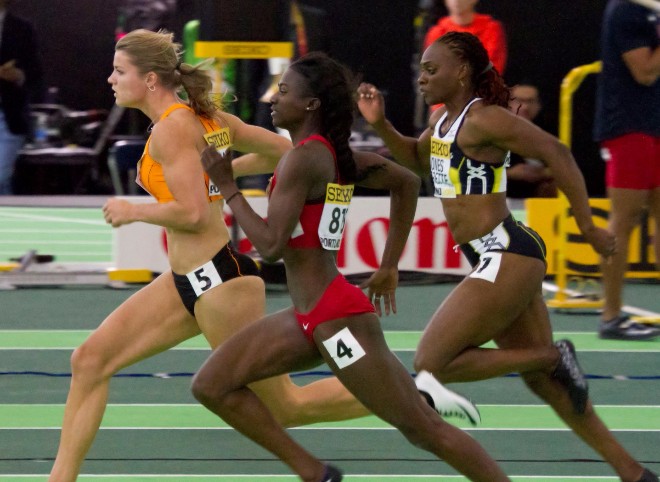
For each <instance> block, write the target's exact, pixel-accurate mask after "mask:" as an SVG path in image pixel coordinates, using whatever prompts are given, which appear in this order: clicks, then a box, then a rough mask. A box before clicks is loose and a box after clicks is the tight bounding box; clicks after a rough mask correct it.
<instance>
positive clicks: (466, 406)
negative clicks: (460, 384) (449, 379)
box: [415, 370, 481, 426]
mask: <svg viewBox="0 0 660 482" xmlns="http://www.w3.org/2000/svg"><path fill="white" fill-rule="evenodd" d="M415 385H417V390H419V392H420V393H421V394H422V395H423V396H424V398H426V401H427V402H428V403H429V405H431V407H432V408H433V409H434V410H435V411H436V412H438V413H439V414H440V415H441V416H443V417H458V418H462V419H464V420H468V421H469V422H470V423H471V424H472V425H473V426H476V425H479V424H480V423H481V414H480V413H479V409H477V407H476V406H475V405H474V404H473V403H472V402H471V401H470V400H468V399H467V398H465V397H463V396H461V395H459V394H458V393H455V392H452V391H451V390H449V389H447V388H445V387H444V386H443V385H442V384H441V383H440V382H439V381H438V380H436V378H435V377H434V376H433V375H431V374H430V373H429V372H427V371H426V370H422V371H421V372H419V373H418V374H417V376H416V377H415Z"/></svg>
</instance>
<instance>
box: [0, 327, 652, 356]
mask: <svg viewBox="0 0 660 482" xmlns="http://www.w3.org/2000/svg"><path fill="white" fill-rule="evenodd" d="M90 333H91V330H0V349H4V350H8V349H22V350H26V349H58V350H72V349H74V348H76V347H77V346H79V345H80V344H81V343H82V342H83V341H85V339H86V338H87V337H88V336H89V334H90ZM421 335H422V332H421V331H386V332H385V339H386V340H387V344H388V345H389V347H390V348H391V349H392V350H396V351H410V350H414V349H415V347H416V346H417V343H418V342H419V339H420V337H421ZM554 335H555V338H557V339H558V338H570V339H571V340H572V341H573V343H574V344H575V346H576V348H577V349H578V350H580V351H614V352H658V353H660V339H657V340H650V341H642V342H639V341H635V342H633V341H618V340H600V339H599V338H598V337H596V336H594V333H580V332H561V331H556V332H555V333H554ZM484 346H485V347H491V348H492V347H494V346H495V345H494V344H493V343H488V344H486V345H484ZM194 349H199V350H208V349H209V346H208V343H207V342H206V340H205V339H204V337H202V336H201V335H200V336H197V337H195V338H192V339H190V340H187V341H185V342H183V343H181V344H180V345H179V346H177V347H175V348H174V350H194Z"/></svg>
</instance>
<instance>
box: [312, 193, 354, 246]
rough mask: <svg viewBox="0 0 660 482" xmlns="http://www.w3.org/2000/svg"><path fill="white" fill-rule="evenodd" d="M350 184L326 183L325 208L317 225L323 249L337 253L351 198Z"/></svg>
mask: <svg viewBox="0 0 660 482" xmlns="http://www.w3.org/2000/svg"><path fill="white" fill-rule="evenodd" d="M354 189H355V186H353V185H352V184H346V185H341V184H334V183H328V187H327V188H326V190H325V206H324V207H323V214H322V215H321V222H320V223H319V231H318V233H319V239H320V240H321V246H323V248H325V249H328V250H332V251H337V250H338V249H339V247H340V245H341V238H342V235H343V234H344V228H345V227H346V215H347V214H348V206H349V204H350V203H351V199H352V198H353V190H354Z"/></svg>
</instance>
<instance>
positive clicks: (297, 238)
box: [269, 134, 339, 249]
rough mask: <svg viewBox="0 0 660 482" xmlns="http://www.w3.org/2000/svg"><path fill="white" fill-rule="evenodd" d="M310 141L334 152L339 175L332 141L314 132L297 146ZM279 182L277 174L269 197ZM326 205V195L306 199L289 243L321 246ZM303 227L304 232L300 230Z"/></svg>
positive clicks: (271, 184) (289, 244)
mask: <svg viewBox="0 0 660 482" xmlns="http://www.w3.org/2000/svg"><path fill="white" fill-rule="evenodd" d="M309 141H319V142H321V143H323V145H325V146H326V147H327V148H328V149H329V150H330V152H331V153H332V158H333V159H334V161H335V173H336V174H335V178H338V177H339V169H338V168H337V154H336V153H335V148H334V147H332V144H330V141H328V140H327V139H326V138H325V137H323V136H320V135H318V134H313V135H311V136H309V137H307V138H306V139H303V140H302V141H300V142H299V143H298V144H297V145H296V147H298V146H302V145H303V144H306V143H307V142H309ZM276 183H277V180H276V177H275V174H273V177H272V179H271V181H270V189H269V197H270V193H271V192H273V190H274V189H275V185H276ZM324 206H325V197H323V198H319V199H308V200H307V201H305V205H304V206H303V210H302V212H301V213H300V221H299V222H298V226H296V229H295V230H294V231H293V233H292V234H291V238H290V239H289V242H288V243H287V245H288V246H289V247H291V248H298V249H300V248H321V247H322V245H321V240H320V239H319V234H318V230H319V223H320V222H321V214H322V213H323V207H324ZM301 229H302V234H298V233H300V230H301Z"/></svg>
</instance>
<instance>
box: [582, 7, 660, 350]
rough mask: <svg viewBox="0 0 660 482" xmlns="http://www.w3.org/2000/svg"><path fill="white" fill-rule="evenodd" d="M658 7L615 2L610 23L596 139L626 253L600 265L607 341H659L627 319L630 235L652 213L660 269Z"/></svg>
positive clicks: (613, 222)
mask: <svg viewBox="0 0 660 482" xmlns="http://www.w3.org/2000/svg"><path fill="white" fill-rule="evenodd" d="M642 3H644V4H648V7H645V6H643V5H642ZM654 5H660V2H657V1H656V2H654V3H652V2H648V1H647V2H642V1H641V0H635V1H632V0H609V2H608V4H607V7H606V8H605V13H604V17H603V27H602V34H601V49H602V61H603V70H602V73H601V74H600V75H599V76H598V90H597V97H596V115H595V121H594V137H595V140H596V141H597V142H599V143H600V145H601V155H602V157H603V159H604V160H605V161H606V171H605V172H606V176H605V184H606V186H607V195H608V197H609V198H610V201H611V208H610V215H609V229H610V230H611V231H612V232H613V233H614V234H615V236H616V237H617V245H618V246H619V249H618V252H617V253H616V254H615V255H614V256H613V257H612V258H611V260H610V261H609V262H606V261H602V263H601V264H602V272H603V286H604V292H605V307H604V308H603V314H602V319H601V325H600V329H599V332H600V337H601V338H613V339H625V340H646V339H649V338H654V337H656V336H658V334H660V330H658V329H657V328H654V327H651V326H647V325H643V324H639V323H635V322H633V321H631V320H630V319H629V318H628V316H626V315H624V314H623V313H621V308H622V305H623V302H622V298H623V296H622V295H623V285H624V277H625V273H626V269H627V264H628V244H629V238H630V233H631V231H632V230H633V228H634V227H635V226H636V225H637V224H638V223H639V221H640V219H641V217H642V214H643V213H644V211H645V210H647V209H648V211H649V213H650V215H651V216H652V217H653V219H654V220H655V233H656V235H655V239H654V241H653V242H654V247H655V253H656V262H659V263H660V261H659V259H660V236H659V235H658V233H660V82H659V81H658V77H660V48H658V36H659V32H660V30H659V28H660V24H659V20H658V18H659V14H660V8H657V9H653V6H654Z"/></svg>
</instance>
